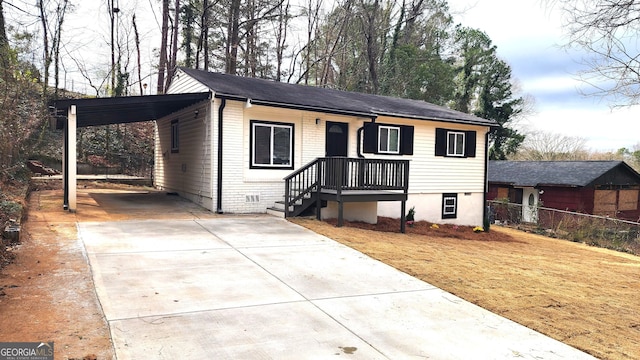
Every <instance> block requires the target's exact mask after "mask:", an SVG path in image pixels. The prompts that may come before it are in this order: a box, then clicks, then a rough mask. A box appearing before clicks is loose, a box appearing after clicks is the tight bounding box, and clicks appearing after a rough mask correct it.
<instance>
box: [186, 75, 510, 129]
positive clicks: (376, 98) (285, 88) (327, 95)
mask: <svg viewBox="0 0 640 360" xmlns="http://www.w3.org/2000/svg"><path fill="white" fill-rule="evenodd" d="M180 70H182V71H184V72H185V73H186V74H188V75H189V76H191V77H193V78H194V79H196V80H198V81H199V82H201V83H202V84H204V85H206V86H207V87H209V88H210V89H211V90H213V91H215V93H216V96H221V97H231V98H239V99H244V100H247V99H251V102H252V103H253V104H256V105H268V106H280V107H290V108H298V109H304V110H311V111H319V112H329V113H338V114H345V115H355V116H366V117H375V116H393V117H402V118H413V119H420V120H436V121H444V122H453V123H462V124H473V125H484V126H496V125H497V124H496V122H495V121H493V120H487V119H482V118H479V117H477V116H473V115H469V114H465V113H462V112H459V111H454V110H451V109H448V108H445V107H442V106H437V105H433V104H430V103H427V102H424V101H420V100H410V99H401V98H394V97H389V96H380V95H371V94H362V93H356V92H348V91H340V90H334V89H327V88H321V87H315V86H305V85H296V84H289V83H283V82H276V81H271V80H265V79H257V78H248V77H241V76H234V75H228V74H221V73H214V72H207V71H203V70H194V69H188V68H180Z"/></svg>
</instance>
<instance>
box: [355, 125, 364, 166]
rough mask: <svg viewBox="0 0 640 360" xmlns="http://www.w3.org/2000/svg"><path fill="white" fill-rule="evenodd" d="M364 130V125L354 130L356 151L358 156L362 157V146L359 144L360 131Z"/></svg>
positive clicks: (360, 139)
mask: <svg viewBox="0 0 640 360" xmlns="http://www.w3.org/2000/svg"><path fill="white" fill-rule="evenodd" d="M363 131H364V126H362V127H360V128H359V129H358V131H357V132H356V134H357V140H356V142H357V144H356V153H357V154H358V157H359V158H361V159H362V158H364V155H362V146H361V145H360V143H362V132H363Z"/></svg>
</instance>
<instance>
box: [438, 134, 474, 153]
mask: <svg viewBox="0 0 640 360" xmlns="http://www.w3.org/2000/svg"><path fill="white" fill-rule="evenodd" d="M435 155H436V156H448V157H475V156H476V132H475V131H462V130H448V129H440V128H437V129H436V148H435Z"/></svg>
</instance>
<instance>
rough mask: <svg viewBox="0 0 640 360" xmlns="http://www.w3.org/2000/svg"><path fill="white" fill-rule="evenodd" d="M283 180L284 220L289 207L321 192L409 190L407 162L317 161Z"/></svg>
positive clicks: (338, 193)
mask: <svg viewBox="0 0 640 360" xmlns="http://www.w3.org/2000/svg"><path fill="white" fill-rule="evenodd" d="M284 180H285V216H287V217H288V216H289V215H290V207H293V206H294V205H295V204H297V203H299V202H300V201H302V200H303V199H304V198H306V197H309V195H312V193H313V192H320V191H322V190H324V189H327V190H334V191H336V194H337V195H338V196H339V195H340V194H341V193H342V191H345V190H402V191H404V192H405V193H406V192H407V191H408V188H409V161H408V160H387V159H364V158H347V157H325V158H317V159H315V160H314V161H312V162H310V163H309V164H307V165H305V166H303V167H302V168H300V169H298V170H296V171H295V172H293V173H292V174H291V175H289V176H287V177H286V178H284Z"/></svg>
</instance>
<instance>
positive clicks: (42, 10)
mask: <svg viewBox="0 0 640 360" xmlns="http://www.w3.org/2000/svg"><path fill="white" fill-rule="evenodd" d="M68 5H69V2H68V0H60V1H57V2H55V3H53V4H51V3H50V2H49V1H45V0H38V3H37V6H38V12H39V15H38V17H39V18H40V24H41V25H42V42H43V63H44V65H43V67H44V69H43V70H44V74H43V82H42V87H43V89H42V91H43V95H44V96H45V97H46V96H47V88H48V86H49V75H50V74H49V70H50V68H51V63H52V62H53V71H54V81H55V86H54V97H55V98H57V96H58V87H59V83H60V77H59V74H60V41H61V40H62V24H63V23H64V16H65V14H66V12H67V9H68ZM50 7H54V8H55V10H52V9H50ZM51 14H53V16H54V17H55V19H54V24H53V29H50V27H51V26H52V24H50V19H49V16H50V15H51ZM50 37H51V38H50ZM49 40H51V42H50V41H49Z"/></svg>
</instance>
